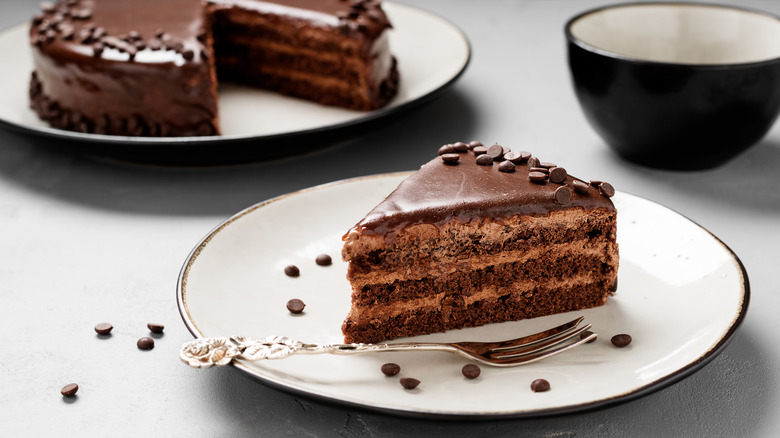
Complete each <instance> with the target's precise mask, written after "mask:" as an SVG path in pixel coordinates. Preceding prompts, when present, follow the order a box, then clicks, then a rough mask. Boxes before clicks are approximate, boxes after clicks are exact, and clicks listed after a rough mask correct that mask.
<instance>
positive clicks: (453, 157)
mask: <svg viewBox="0 0 780 438" xmlns="http://www.w3.org/2000/svg"><path fill="white" fill-rule="evenodd" d="M441 160H442V161H444V164H457V163H458V160H460V155H458V154H456V153H451V154H443V155H441Z"/></svg>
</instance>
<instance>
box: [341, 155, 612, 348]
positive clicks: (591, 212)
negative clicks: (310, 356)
mask: <svg viewBox="0 0 780 438" xmlns="http://www.w3.org/2000/svg"><path fill="white" fill-rule="evenodd" d="M613 194H614V189H613V188H612V186H611V185H609V184H608V183H605V182H600V181H591V182H585V181H582V180H580V179H577V178H574V177H572V176H571V175H568V173H567V172H566V170H565V169H564V168H563V167H560V166H556V165H555V164H552V163H545V162H540V161H539V160H538V159H537V158H536V157H532V156H531V154H530V153H527V152H511V151H509V149H508V148H506V147H503V146H500V145H493V146H491V147H489V148H486V147H484V146H482V145H481V144H479V143H477V142H472V143H471V144H469V145H467V144H465V143H456V144H454V145H445V146H444V147H443V148H442V149H441V150H440V156H439V157H437V158H435V159H433V160H432V161H430V162H429V163H427V164H425V165H424V166H422V167H421V168H420V170H419V171H417V172H416V173H415V174H413V175H411V176H410V177H408V178H407V179H406V180H404V181H403V182H402V183H401V184H400V185H399V186H398V188H397V189H396V190H395V191H393V193H391V194H390V195H389V196H388V197H387V199H385V200H384V201H382V202H381V203H380V204H379V205H377V206H376V207H375V208H374V209H373V210H371V211H370V212H369V213H368V214H367V215H366V217H365V218H364V219H363V220H361V221H360V222H358V223H357V225H355V226H354V227H353V228H352V229H351V230H349V231H348V232H347V234H346V235H345V236H344V248H343V252H342V256H343V258H344V260H345V261H347V262H348V263H349V266H348V273H347V278H348V279H349V281H350V283H351V284H352V308H351V310H350V312H349V315H348V316H347V318H346V320H345V321H344V324H343V326H342V329H343V332H344V338H345V341H346V342H379V341H382V340H387V339H393V338H396V337H401V336H413V335H419V334H426V333H432V332H438V331H444V330H448V329H455V328H462V327H472V326H479V325H483V324H487V323H493V322H502V321H512V320H519V319H525V318H533V317H537V316H543V315H550V314H554V313H561V312H567V311H572V310H578V309H583V308H589V307H595V306H599V305H602V304H604V303H605V302H606V301H607V298H608V296H609V295H610V294H611V293H612V291H613V290H614V287H615V285H616V281H617V268H618V246H617V243H616V225H617V211H616V210H615V207H614V205H613V204H612V201H611V200H610V199H609V198H610V197H611V196H612V195H613Z"/></svg>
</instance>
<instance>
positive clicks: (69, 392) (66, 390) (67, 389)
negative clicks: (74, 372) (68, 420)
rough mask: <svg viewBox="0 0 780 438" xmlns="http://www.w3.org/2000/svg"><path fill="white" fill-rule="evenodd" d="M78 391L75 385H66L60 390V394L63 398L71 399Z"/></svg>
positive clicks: (77, 386)
mask: <svg viewBox="0 0 780 438" xmlns="http://www.w3.org/2000/svg"><path fill="white" fill-rule="evenodd" d="M78 391H79V385H77V384H75V383H68V384H67V385H65V386H63V387H62V389H60V394H62V395H63V396H65V397H73V396H74V395H76V393H77V392H78Z"/></svg>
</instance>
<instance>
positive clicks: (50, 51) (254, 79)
mask: <svg viewBox="0 0 780 438" xmlns="http://www.w3.org/2000/svg"><path fill="white" fill-rule="evenodd" d="M389 28H390V23H389V21H388V19H387V17H386V16H385V14H384V12H383V10H382V9H381V5H380V3H379V2H378V1H372V0H355V1H344V0H268V1H260V0H207V1H205V2H203V3H202V2H201V0H165V1H159V0H133V1H126V0H60V1H58V2H57V3H43V4H42V5H41V13H40V14H38V15H36V16H35V17H34V18H33V21H32V26H31V28H30V42H31V44H32V46H33V63H34V72H33V74H32V79H31V83H30V105H31V107H32V108H33V109H34V110H35V112H36V113H37V114H38V115H39V117H41V118H42V119H43V120H46V121H48V122H49V123H50V124H51V125H52V126H54V127H56V128H60V129H67V130H73V131H81V132H89V133H99V134H111V135H131V136H196V135H215V134H219V132H220V131H219V117H218V106H217V78H218V77H219V78H220V80H221V79H223V76H224V79H225V80H228V81H235V82H239V83H244V84H249V85H253V86H258V87H263V88H268V89H272V90H276V91H279V92H280V93H284V94H288V95H292V96H297V97H302V98H306V99H309V100H313V101H315V102H318V103H322V104H326V105H338V106H342V107H346V108H351V109H359V110H371V109H375V108H378V107H380V106H382V105H385V104H386V103H387V102H388V101H389V100H390V99H391V98H392V96H393V95H394V94H395V92H396V87H397V82H398V73H397V70H396V67H395V60H394V58H393V57H392V56H391V55H390V52H389V49H388V42H387V33H386V30H387V29H389Z"/></svg>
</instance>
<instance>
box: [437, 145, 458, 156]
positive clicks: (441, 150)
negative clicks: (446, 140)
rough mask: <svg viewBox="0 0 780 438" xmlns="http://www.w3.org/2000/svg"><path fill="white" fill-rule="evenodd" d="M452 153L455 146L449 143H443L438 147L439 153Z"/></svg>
mask: <svg viewBox="0 0 780 438" xmlns="http://www.w3.org/2000/svg"><path fill="white" fill-rule="evenodd" d="M454 153H455V148H454V147H452V145H451V144H445V145H444V146H442V147H440V148H439V155H444V154H454Z"/></svg>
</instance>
